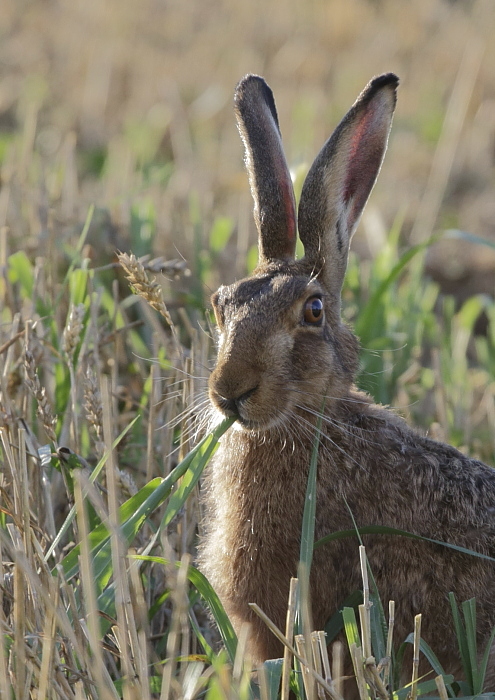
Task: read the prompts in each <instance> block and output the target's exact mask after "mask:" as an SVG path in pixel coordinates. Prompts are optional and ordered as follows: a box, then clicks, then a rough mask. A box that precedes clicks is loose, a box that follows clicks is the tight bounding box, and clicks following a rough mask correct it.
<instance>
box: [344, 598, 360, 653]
mask: <svg viewBox="0 0 495 700" xmlns="http://www.w3.org/2000/svg"><path fill="white" fill-rule="evenodd" d="M342 619H343V620H344V631H345V636H346V639H347V644H348V645H349V647H350V646H351V644H356V646H358V647H360V646H361V638H360V636H359V627H358V623H357V619H356V613H355V612H354V608H343V609H342Z"/></svg>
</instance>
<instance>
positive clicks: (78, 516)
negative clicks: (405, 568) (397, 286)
mask: <svg viewBox="0 0 495 700" xmlns="http://www.w3.org/2000/svg"><path fill="white" fill-rule="evenodd" d="M0 31H1V33H0V37H1V39H2V40H1V42H0V62H1V65H2V71H1V78H0V167H1V189H0V434H1V447H0V503H1V508H0V552H1V555H2V556H1V560H2V567H0V626H1V631H2V634H1V635H0V639H1V643H2V645H3V653H2V648H1V647H0V695H1V697H8V696H9V697H12V693H13V694H14V696H15V698H16V700H18V699H24V698H40V699H41V698H45V697H47V698H48V697H49V698H71V699H72V698H74V699H76V698H77V700H79V698H99V697H105V698H106V697H108V698H111V697H112V698H115V697H119V696H123V697H124V698H135V697H136V698H137V697H143V698H149V697H152V696H153V697H155V696H156V697H158V695H159V694H160V693H161V697H163V698H168V697H185V698H191V699H192V698H194V697H196V696H198V695H199V694H201V693H202V692H204V690H205V688H207V687H208V688H209V690H208V693H209V694H210V695H209V697H212V698H216V697H231V696H233V695H236V697H240V698H241V700H242V699H243V698H246V700H247V698H248V697H249V688H248V680H249V676H248V670H246V669H245V670H243V667H242V649H243V640H242V638H241V639H240V641H239V651H238V656H237V657H236V659H235V661H234V663H233V667H232V668H231V667H230V666H229V665H228V664H226V663H225V658H223V657H222V655H220V656H218V655H217V654H214V653H213V652H211V654H210V652H209V651H208V650H209V645H214V644H215V643H216V641H217V639H216V633H215V632H213V631H212V629H211V626H210V624H209V623H208V620H207V618H206V614H205V612H204V608H203V606H202V605H200V604H199V602H198V600H197V595H196V594H195V592H194V587H193V586H192V585H191V584H190V582H188V579H187V565H188V562H189V561H190V556H191V555H193V554H194V549H195V541H196V536H197V531H198V520H199V519H200V507H199V505H198V498H197V486H195V487H194V488H192V489H191V491H190V493H189V494H188V497H187V499H185V500H184V504H183V507H182V508H181V509H180V510H179V512H178V513H177V514H176V517H175V518H174V519H173V520H172V518H171V517H170V518H169V514H170V510H168V508H169V505H168V503H169V501H163V502H160V504H159V505H157V507H156V508H155V509H154V510H153V512H152V513H150V514H149V515H148V517H147V519H146V520H145V521H144V522H143V524H142V526H141V527H140V529H139V531H138V533H137V535H136V537H134V538H133V541H132V550H130V549H129V546H128V545H129V542H128V541H123V540H122V537H121V534H119V528H118V527H117V524H118V522H119V518H120V517H121V516H119V508H120V507H121V504H122V503H125V501H127V500H128V499H130V498H131V499H132V498H133V497H134V498H135V497H136V493H142V491H140V489H142V488H143V487H144V486H145V484H147V483H149V482H151V483H155V482H152V481H151V480H152V479H154V478H155V477H157V476H159V477H161V478H165V477H168V475H169V474H170V473H171V472H172V470H173V468H174V467H175V466H176V464H177V463H178V462H179V461H180V460H181V459H182V458H184V457H185V455H186V454H187V453H188V452H189V451H190V449H191V447H192V446H193V442H194V431H195V429H196V427H197V423H196V422H195V417H194V416H195V414H197V413H198V412H199V413H200V412H201V409H202V408H204V403H201V402H202V401H203V400H204V394H202V390H203V389H204V383H205V377H206V376H207V374H208V367H209V363H210V360H211V356H212V342H211V338H210V334H209V322H208V318H207V316H205V314H204V307H205V306H206V304H207V298H208V296H209V294H210V291H211V290H212V289H213V288H214V287H215V286H216V284H217V282H218V281H219V280H221V281H222V282H224V283H227V282H230V281H231V280H232V279H233V278H234V277H235V276H239V275H241V274H244V272H245V270H246V264H247V263H246V260H252V256H253V248H252V246H253V243H254V226H253V222H252V217H251V208H252V205H251V200H250V195H249V191H248V186H247V178H246V177H245V174H244V170H243V166H242V151H241V145H240V142H239V138H238V135H237V133H236V130H235V126H234V119H233V116H232V109H231V95H232V91H233V87H234V85H235V83H236V82H237V80H238V79H239V78H240V77H241V76H242V75H243V74H245V73H246V72H248V71H249V72H259V73H261V74H263V75H265V77H266V78H267V80H268V81H269V83H270V84H271V85H272V87H273V88H274V91H275V95H276V99H277V105H278V109H279V115H280V121H281V126H282V133H283V136H284V143H285V144H286V151H287V154H288V159H289V162H290V164H291V167H292V168H293V169H294V172H295V173H296V175H297V174H298V173H300V172H302V171H303V170H304V167H305V166H304V164H305V163H307V162H309V161H311V160H312V158H313V157H314V155H315V153H316V151H317V150H318V148H319V147H320V146H321V144H322V143H323V141H324V139H325V138H326V137H327V136H328V134H329V133H330V131H331V130H332V128H333V127H334V126H335V124H336V122H337V121H338V119H339V118H340V117H341V116H342V114H343V113H344V112H345V111H346V110H347V108H348V107H349V105H350V104H351V103H352V101H353V100H354V99H355V97H356V95H357V94H358V92H359V91H360V89H361V88H362V87H363V86H364V84H365V83H366V82H367V81H368V80H369V78H370V77H371V76H372V75H373V74H376V73H379V72H382V71H389V70H393V71H395V72H396V73H397V74H398V75H399V76H400V77H401V88H400V96H399V105H398V111H397V117H396V120H395V123H394V128H393V133H392V138H391V143H390V149H389V153H388V156H387V160H386V163H385V165H384V168H383V172H382V173H381V175H380V179H379V182H378V185H377V187H376V190H375V192H374V193H373V197H372V200H371V202H370V204H369V207H368V209H367V213H366V216H365V217H364V220H363V223H362V225H361V228H360V231H359V232H358V234H357V237H356V241H355V249H356V251H358V253H359V255H360V256H362V257H363V258H375V257H376V255H377V253H380V252H383V250H384V249H385V247H386V232H387V231H389V229H390V228H391V226H392V223H393V221H394V220H395V219H396V217H397V216H398V215H403V217H404V224H403V228H402V234H401V239H400V240H401V246H403V245H404V246H405V245H407V243H408V242H409V240H412V239H414V240H423V239H424V238H426V237H428V236H429V234H430V233H431V232H432V231H437V230H441V229H443V228H458V229H462V230H465V231H470V232H471V233H474V234H477V235H479V236H483V237H485V238H487V239H490V240H495V223H494V222H495V208H494V201H495V199H494V196H493V193H494V191H495V189H494V187H495V177H494V173H495V170H494V167H495V9H494V8H493V5H492V3H491V2H490V0H486V1H485V0H479V1H478V2H447V0H415V2H413V3H405V2H397V0H380V1H377V2H371V1H370V0H335V1H330V2H326V1H324V0H310V1H309V2H308V1H303V0H287V2H281V1H280V0H268V2H266V0H264V1H263V2H261V0H253V2H251V3H241V2H240V1H239V2H237V1H235V2H232V3H228V2H220V1H217V2H214V1H212V2H209V1H207V2H204V1H203V2H202V1H200V0H191V2H187V3H186V2H175V3H174V2H166V3H161V2H158V0H144V1H143V2H139V3H136V2H130V1H129V0H127V1H126V2H118V1H117V0H106V1H104V2H100V1H99V0H90V1H89V2H82V1H81V0H78V1H77V2H66V1H62V2H42V1H41V0H32V1H31V2H26V3H19V2H17V1H16V0H6V1H5V2H4V4H3V7H2V29H1V30H0ZM475 248H476V250H477V251H478V253H477V254H476V255H474V257H473V259H474V262H473V263H472V264H471V262H470V263H469V264H468V262H467V259H468V257H469V256H467V255H465V254H464V253H463V254H462V255H461V256H460V257H459V255H457V256H456V253H455V251H454V252H453V253H452V254H450V253H449V257H446V255H445V253H444V252H443V249H442V248H438V249H437V250H436V251H435V252H434V253H431V254H430V255H431V261H432V262H431V265H430V267H431V270H432V271H433V273H434V274H435V275H437V277H438V279H440V280H441V282H442V284H444V283H445V284H446V281H445V280H447V282H449V281H450V283H452V284H451V286H453V287H454V288H455V290H456V291H459V295H460V298H463V296H466V294H465V293H464V292H465V290H469V292H471V291H477V292H480V291H481V292H486V291H493V279H494V274H495V262H494V261H493V260H492V251H491V249H489V248H487V247H476V246H475ZM117 250H121V251H127V252H124V254H123V255H122V256H120V264H121V265H122V267H123V268H124V269H125V270H126V275H127V277H128V279H129V280H130V282H131V285H132V287H133V289H134V291H135V292H137V294H136V295H131V294H130V293H129V288H128V284H127V280H126V279H125V275H124V273H123V271H122V269H121V268H120V267H119V264H118V260H119V259H118V258H117V257H116V251H117ZM480 250H481V253H480V252H479V251H480ZM133 254H135V255H133ZM156 256H160V257H156ZM162 256H163V257H162ZM494 257H495V256H494ZM248 264H249V263H248ZM356 265H357V264H355V265H354V267H352V265H351V273H352V274H354V272H356V270H357V267H356ZM366 269H368V275H367V274H366ZM369 269H370V268H369V266H368V268H367V267H366V265H363V266H362V268H361V272H362V281H361V282H360V284H361V287H360V290H361V292H362V293H363V297H366V294H367V293H368V292H369V291H370V288H371V287H370V284H371V283H369V279H368V277H370V278H372V277H373V274H374V273H373V269H371V272H369ZM353 270H354V272H353ZM356 274H357V273H356ZM405 283H407V280H406V282H405ZM472 284H474V287H472V286H470V285H472ZM476 285H477V286H476ZM483 285H484V286H483ZM490 285H491V286H490ZM426 286H427V285H426V284H425V285H423V283H421V290H422V291H423V287H424V288H425V289H426ZM463 290H464V291H463ZM466 293H467V292H466ZM138 295H142V296H143V297H144V299H141V298H140V297H139V296H138ZM417 296H420V294H419V291H418V295H417ZM149 302H151V307H152V308H151V307H150V306H149ZM347 302H348V308H349V309H351V310H352V309H354V307H359V304H360V301H359V294H358V293H357V292H356V289H355V288H353V287H352V285H350V287H349V290H348V298H347ZM425 303H426V302H425ZM449 305H450V301H448V300H447V301H446V302H443V306H444V307H445V306H446V307H448V308H447V311H445V313H444V312H443V311H442V308H440V310H439V306H438V305H437V307H435V309H433V304H432V308H428V314H429V315H428V318H429V319H430V320H431V319H433V318H441V319H442V323H441V325H442V328H441V330H439V331H438V335H436V336H435V334H434V333H432V332H431V328H430V330H428V326H427V324H425V328H424V331H422V332H421V333H419V332H418V337H414V338H412V336H411V340H410V342H411V343H412V346H411V349H410V351H409V360H410V362H408V366H407V371H403V372H401V374H400V377H399V378H398V380H397V383H396V386H394V388H393V392H392V395H391V397H390V400H391V401H392V402H393V403H394V404H396V405H399V406H400V407H401V408H402V410H404V411H405V412H407V413H409V416H410V417H411V418H412V419H413V420H414V419H417V418H419V415H420V414H421V417H422V419H423V420H424V423H425V424H426V425H430V424H431V423H435V424H436V425H435V430H437V431H438V434H439V435H442V434H443V435H446V436H447V437H448V438H449V439H451V440H453V441H455V442H456V444H458V445H460V446H462V447H463V449H466V450H468V451H470V452H471V453H473V454H479V455H481V456H482V457H483V458H485V459H487V460H492V461H493V458H494V455H495V443H493V434H494V432H495V428H494V426H495V399H494V397H495V386H494V384H493V373H494V371H495V364H494V362H493V356H492V355H491V354H490V353H491V351H492V350H493V347H494V346H495V345H490V344H489V343H488V344H487V345H485V346H483V347H481V345H482V340H479V339H478V340H477V341H474V340H473V336H472V329H473V324H474V319H473V318H471V317H469V318H468V315H469V314H468V313H467V312H466V311H465V312H464V315H458V314H456V313H455V312H454V309H453V308H452V309H450V306H449ZM440 307H442V304H440ZM486 307H487V309H488V312H489V314H490V313H491V317H493V319H495V313H494V312H493V305H490V303H489V302H488V301H487V302H486ZM157 312H158V313H157ZM358 312H359V308H357V311H356V313H358ZM437 312H438V313H439V316H435V313H437ZM352 314H354V311H352ZM425 315H427V314H426V312H425ZM418 328H419V325H418ZM421 328H423V327H421ZM490 328H491V326H489V329H490ZM489 332H490V331H489ZM398 335H400V334H399V333H398ZM487 337H488V338H489V337H490V336H489V335H488V336H487ZM435 338H437V340H438V339H440V340H439V343H440V344H439V346H438V348H437V350H436V352H435V351H433V353H431V352H430V349H431V345H432V344H433V343H434V339H435ZM393 340H394V342H395V337H394V339H393ZM440 341H441V342H440ZM494 341H495V336H494ZM441 343H443V345H442V344H441ZM480 343H481V344H480ZM397 344H399V345H401V344H403V341H402V340H401V338H400V337H398V340H397ZM475 346H476V347H475ZM466 356H469V358H470V359H469V361H468V360H466ZM452 357H453V358H454V361H453V362H452V359H451V358H452ZM389 359H390V358H389ZM385 360H386V358H385ZM393 364H394V360H393V358H392V361H391V363H390V366H392V365H393ZM391 371H392V370H391ZM377 381H378V380H377ZM416 405H417V406H419V407H420V408H418V409H417V410H415V406H416ZM136 418H137V420H136V421H135V419H136ZM133 421H135V422H133ZM112 445H113V446H114V447H113V449H111V447H112ZM96 465H98V467H97V470H101V472H99V475H98V476H97V478H95V472H94V471H93V470H94V469H95V467H96ZM92 471H93V474H92V475H91V478H90V477H89V475H90V474H91V472H92ZM156 483H158V482H156ZM180 484H181V486H180V487H179V488H183V486H182V484H185V482H184V481H183V482H180ZM155 486H156V484H155ZM132 502H133V503H136V501H132ZM73 506H75V508H74V509H73ZM128 515H129V516H130V515H131V514H128ZM67 518H69V520H70V522H69V523H68V524H67V525H66V526H64V522H65V521H66V520H67ZM98 522H103V523H106V527H107V530H108V533H109V537H110V542H111V546H110V548H109V549H108V552H107V555H106V556H107V557H108V562H107V564H108V567H109V572H110V573H108V576H107V574H106V573H105V572H104V571H103V570H101V569H99V568H98V566H99V563H98V560H97V558H96V559H94V558H93V556H92V554H91V551H90V550H91V547H92V545H93V540H91V539H89V538H88V533H89V532H90V531H91V530H93V529H94V527H95V525H96V524H97V523H98ZM74 543H79V545H80V550H78V551H79V559H78V561H77V562H76V563H75V564H74V567H75V568H74V567H73V568H72V569H71V570H70V572H69V567H68V565H66V564H67V556H69V554H68V553H69V552H70V551H71V549H72V548H73V546H74ZM129 553H132V554H135V553H137V554H139V555H140V556H142V557H144V559H132V558H129V557H128V554H129ZM146 556H155V557H156V559H155V560H151V559H148V560H146ZM64 562H65V563H64ZM76 564H77V566H76ZM68 572H69V573H68ZM105 577H106V578H105ZM108 586H109V588H108ZM109 590H110V591H111V592H112V595H113V596H114V597H113V599H112V600H114V601H115V605H114V606H113V607H112V606H111V605H109V604H108V598H106V597H105V596H106V595H108V591H109ZM102 610H106V613H105V614H103V615H102V614H101V612H99V611H102ZM188 615H189V619H188ZM103 632H104V633H105V634H103ZM201 635H204V637H205V646H203V647H202V646H201V643H200V641H198V640H200V639H201ZM205 649H206V651H205ZM315 658H318V659H319V657H318V656H316V657H315ZM318 663H320V661H318ZM322 663H325V660H324V659H323V661H322ZM336 663H337V662H336ZM162 677H163V678H164V679H165V682H164V683H162V684H161V689H160V682H161V679H162ZM265 682H266V686H263V683H265ZM310 685H311V683H310ZM269 687H270V679H269V678H268V679H265V680H263V679H262V688H264V690H263V693H264V694H265V696H266V697H268V696H270V697H271V695H270V691H269ZM335 687H336V688H337V692H338V693H340V689H339V688H340V686H339V684H338V683H337V684H336V686H335ZM310 692H313V691H310ZM439 692H440V691H439ZM441 692H443V691H441Z"/></svg>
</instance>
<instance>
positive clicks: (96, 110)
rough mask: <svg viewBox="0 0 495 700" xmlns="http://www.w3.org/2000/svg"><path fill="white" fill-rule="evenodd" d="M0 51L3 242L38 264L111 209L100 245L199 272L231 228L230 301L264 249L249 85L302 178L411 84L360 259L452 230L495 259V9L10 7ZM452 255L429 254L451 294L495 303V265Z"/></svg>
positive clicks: (262, 4) (340, 4)
mask: <svg viewBox="0 0 495 700" xmlns="http://www.w3.org/2000/svg"><path fill="white" fill-rule="evenodd" d="M0 32H1V41H0V63H1V71H0V73H1V77H0V162H1V165H2V184H3V185H4V192H5V188H6V184H7V183H9V184H10V187H9V193H10V196H9V202H8V203H7V201H6V200H7V195H5V194H4V196H3V199H2V202H1V208H0V225H3V224H5V223H6V222H7V223H8V225H9V227H10V231H11V234H10V235H11V241H15V243H13V242H12V243H11V244H10V245H12V246H13V245H19V244H21V245H22V246H24V247H26V248H29V246H30V245H35V243H34V241H33V239H37V237H38V236H39V233H40V229H43V228H44V227H45V224H44V221H43V217H45V219H46V217H47V216H48V212H51V214H50V215H51V216H52V223H53V225H54V226H56V227H57V231H58V235H59V236H62V238H64V237H65V236H70V235H71V232H73V226H74V225H75V224H78V223H81V222H83V221H84V219H85V218H86V215H87V210H88V206H89V204H90V203H95V204H96V207H97V210H96V213H95V216H94V217H93V221H92V236H93V238H91V236H90V239H89V240H90V242H91V243H93V245H94V244H95V243H97V244H98V246H100V247H101V246H103V245H105V246H107V252H108V254H111V251H112V250H113V249H114V248H115V246H116V245H118V246H119V247H120V248H125V249H128V248H132V249H133V251H134V252H135V253H136V254H142V253H145V252H148V250H153V252H154V253H155V254H165V255H167V256H169V257H170V256H172V257H179V256H184V257H185V258H187V259H188V261H189V262H190V263H191V264H192V265H193V267H194V264H199V262H198V260H197V261H196V263H194V260H193V259H192V257H194V256H193V253H192V251H194V250H196V252H197V247H198V245H197V238H198V236H199V237H202V240H205V241H206V242H208V235H209V232H210V231H211V229H212V226H213V224H214V222H215V219H216V218H217V217H219V216H222V217H227V219H228V221H223V226H224V229H223V236H224V240H228V241H229V245H228V246H227V248H226V249H225V251H224V250H222V248H223V246H222V245H221V243H222V235H221V233H220V234H218V236H217V238H216V239H215V240H214V241H213V243H214V245H213V247H215V246H216V247H217V248H218V249H219V250H218V255H217V260H216V261H215V267H216V269H220V270H221V274H222V276H223V277H222V279H223V281H224V282H228V281H230V278H232V277H233V276H234V275H240V274H243V273H244V271H245V265H246V255H247V253H248V250H249V248H250V247H251V245H252V244H253V243H254V241H255V237H254V224H253V221H252V217H251V209H252V203H251V200H250V195H249V190H248V185H247V177H246V175H245V172H244V168H243V160H242V157H243V154H242V148H241V143H240V139H239V137H238V134H237V131H236V127H235V122H234V117H233V113H232V94H233V89H234V86H235V84H236V83H237V81H238V80H239V78H240V77H241V76H243V75H244V74H245V73H247V72H256V73H259V74H261V75H263V76H264V77H265V78H266V80H267V82H268V83H269V84H270V85H271V87H272V89H273V91H274V93H275V98H276V102H277V107H278V111H279V118H280V123H281V129H282V135H283V139H284V144H285V149H286V153H287V158H288V161H289V164H290V166H291V169H292V170H293V171H294V172H295V173H296V175H297V173H298V172H299V170H301V171H305V169H306V168H307V167H308V165H309V164H310V163H311V161H312V160H313V158H314V157H315V155H316V153H317V152H318V150H319V148H320V147H321V145H322V144H323V142H324V141H325V139H326V138H327V137H328V135H329V134H330V133H331V131H332V130H333V128H334V127H335V125H336V124H337V122H338V121H339V120H340V118H341V117H342V116H343V114H344V113H345V111H346V110H347V109H348V108H349V106H350V105H351V104H352V103H353V101H354V100H355V98H356V96H357V95H358V94H359V92H360V91H361V89H362V88H363V87H364V85H365V84H366V83H367V82H368V80H369V79H370V78H371V77H372V76H373V75H375V74H378V73H381V72H386V71H394V72H396V73H397V74H398V75H399V77H400V80H401V85H400V90H399V101H398V107H397V112H396V117H395V122H394V126H393V130H392V135H391V139H390V146H389V152H388V155H387V158H386V160H385V164H384V167H383V170H382V173H381V175H380V178H379V181H378V184H377V186H376V189H375V191H374V193H373V195H372V199H371V200H370V204H369V206H368V209H367V212H366V215H365V217H364V219H363V223H362V225H361V227H360V231H359V233H358V235H357V236H356V240H355V242H354V246H355V249H356V250H357V251H358V252H359V254H360V255H365V256H366V255H373V254H374V253H375V252H376V250H377V249H379V248H380V246H381V245H382V241H383V236H384V235H385V233H386V232H387V231H388V230H389V228H390V226H391V224H392V222H393V221H394V220H395V218H396V217H398V216H400V217H402V218H403V226H402V234H401V235H402V238H403V240H404V242H406V243H407V242H418V241H420V240H424V239H425V238H427V237H428V236H430V235H431V233H432V231H438V230H443V229H461V230H464V231H469V232H471V233H474V234H476V235H478V236H482V237H486V238H491V239H492V240H495V7H494V5H493V3H492V2H491V1H490V0H480V1H479V2H474V1H470V0H463V1H462V2H454V1H451V2H449V1H447V0H414V2H397V0H327V1H325V0H285V1H284V2H282V1H281V0H252V1H251V2H249V3H248V2H240V1H232V0H230V1H229V0H188V1H187V2H180V1H179V0H142V1H141V2H132V1H129V0H84V1H83V0H74V1H72V2H68V1H64V0H60V1H56V0H29V1H20V0H3V3H2V25H1V29H0ZM14 142H15V148H14V147H13V145H14ZM14 162H15V167H14ZM14 171H15V172H14ZM40 185H42V186H41V187H40ZM19 207H22V208H24V209H26V210H29V211H28V215H27V217H19V216H18V211H17V210H18V208H19ZM40 211H41V212H42V213H41V214H40ZM43 211H44V212H45V213H44V214H43ZM40 216H41V221H40ZM21 222H22V223H21ZM26 222H28V225H27V227H26ZM45 223H46V222H45ZM229 228H233V229H234V230H232V231H229V230H228V229H229ZM444 245H445V246H446V248H445V249H443V248H442V249H440V251H437V252H436V253H435V254H433V252H432V253H431V261H432V263H431V264H432V267H433V268H434V274H436V276H437V277H438V278H444V279H443V283H444V284H446V285H448V284H449V283H451V284H453V286H454V287H456V288H457V287H458V286H459V283H460V282H462V284H463V285H466V284H468V283H469V284H473V285H474V287H476V284H477V285H478V287H479V286H480V284H481V291H489V289H485V288H484V287H483V285H485V287H486V286H488V287H490V285H491V286H492V287H493V279H492V278H491V274H492V273H494V271H495V253H494V252H493V251H492V250H489V249H487V248H486V247H484V248H482V249H481V252H480V249H479V247H478V246H475V245H472V244H471V245H467V244H465V243H464V244H463V243H460V244H455V245H454V248H452V245H453V244H449V243H446V244H444ZM449 245H450V247H449ZM459 246H460V247H461V254H459V253H458V252H457V251H458V249H459ZM206 247H208V246H206ZM444 250H446V251H447V254H445V253H444ZM194 255H195V256H196V258H198V255H197V254H196V253H195V254H194ZM252 255H255V253H252ZM205 264H206V263H205ZM473 265H474V270H477V273H478V274H474V277H478V278H479V276H480V275H481V276H482V277H483V276H485V277H486V276H487V275H488V280H485V279H484V277H483V279H481V280H480V279H477V280H473V270H472V269H471V268H472V267H473ZM470 266H471V267H470ZM478 291H480V289H478Z"/></svg>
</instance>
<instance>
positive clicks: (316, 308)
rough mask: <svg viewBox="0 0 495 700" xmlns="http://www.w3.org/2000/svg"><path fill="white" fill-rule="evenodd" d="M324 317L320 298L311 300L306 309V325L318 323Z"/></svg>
mask: <svg viewBox="0 0 495 700" xmlns="http://www.w3.org/2000/svg"><path fill="white" fill-rule="evenodd" d="M322 316H323V302H322V300H321V299H319V298H318V297H314V298H313V299H309V300H308V301H307V302H306V306H305V308H304V321H305V322H306V323H318V321H320V320H321V318H322Z"/></svg>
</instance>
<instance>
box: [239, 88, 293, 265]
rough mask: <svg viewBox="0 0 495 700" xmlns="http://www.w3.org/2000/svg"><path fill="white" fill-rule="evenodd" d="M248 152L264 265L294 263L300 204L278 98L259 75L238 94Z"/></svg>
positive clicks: (261, 258) (250, 178)
mask: <svg viewBox="0 0 495 700" xmlns="http://www.w3.org/2000/svg"><path fill="white" fill-rule="evenodd" d="M234 106H235V114H236V117H237V125H238V127H239V132H240V134H241V138H242V140H243V142H244V147H245V149H246V166H247V170H248V174H249V184H250V185H251V193H252V195H253V199H254V219H255V221H256V227H257V229H258V248H259V261H260V263H261V264H263V263H266V262H270V261H277V260H290V259H292V258H293V257H294V251H295V248H296V202H295V198H294V189H293V187H292V181H291V178H290V174H289V168H288V166H287V162H286V160H285V155H284V151H283V148H282V140H281V138H280V129H279V126H278V117H277V110H276V108H275V100H274V99H273V93H272V91H271V90H270V88H269V87H268V85H267V84H266V83H265V81H264V80H263V78H260V77H259V76H258V75H246V77H245V78H243V79H242V80H241V81H240V83H239V84H238V85H237V87H236V90H235V95H234Z"/></svg>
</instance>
